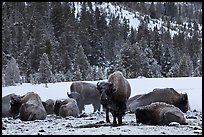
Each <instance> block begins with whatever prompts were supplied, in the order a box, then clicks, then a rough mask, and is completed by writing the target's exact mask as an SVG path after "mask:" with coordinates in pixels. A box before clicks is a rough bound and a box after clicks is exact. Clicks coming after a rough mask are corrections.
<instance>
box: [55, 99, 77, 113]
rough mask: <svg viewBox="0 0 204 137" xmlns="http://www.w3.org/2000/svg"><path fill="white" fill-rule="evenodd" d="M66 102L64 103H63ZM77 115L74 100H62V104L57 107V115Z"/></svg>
mask: <svg viewBox="0 0 204 137" xmlns="http://www.w3.org/2000/svg"><path fill="white" fill-rule="evenodd" d="M65 102H66V103H65ZM78 115H79V108H78V106H77V102H76V100H74V99H72V98H68V99H66V100H65V101H64V104H63V105H61V107H60V109H59V116H61V117H67V116H73V117H77V116H78Z"/></svg>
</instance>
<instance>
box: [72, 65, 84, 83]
mask: <svg viewBox="0 0 204 137" xmlns="http://www.w3.org/2000/svg"><path fill="white" fill-rule="evenodd" d="M81 80H83V79H82V73H81V71H80V68H79V65H77V66H76V69H75V71H74V73H73V77H72V81H81Z"/></svg>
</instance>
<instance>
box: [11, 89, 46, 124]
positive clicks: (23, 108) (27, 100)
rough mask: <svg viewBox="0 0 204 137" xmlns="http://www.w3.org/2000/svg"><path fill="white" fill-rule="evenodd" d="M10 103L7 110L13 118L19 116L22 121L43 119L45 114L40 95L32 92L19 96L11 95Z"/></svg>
mask: <svg viewBox="0 0 204 137" xmlns="http://www.w3.org/2000/svg"><path fill="white" fill-rule="evenodd" d="M10 105H11V107H10V110H9V112H10V113H11V115H12V116H13V118H17V117H19V118H20V119H21V120H22V121H31V120H44V119H45V118H46V115H47V113H46V110H45V108H44V106H43V104H42V101H41V98H40V96H39V95H38V94H36V93H34V92H28V93H26V94H25V95H23V96H20V97H12V96H11V101H10Z"/></svg>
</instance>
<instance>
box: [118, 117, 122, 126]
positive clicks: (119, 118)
mask: <svg viewBox="0 0 204 137" xmlns="http://www.w3.org/2000/svg"><path fill="white" fill-rule="evenodd" d="M118 124H119V125H122V116H118Z"/></svg>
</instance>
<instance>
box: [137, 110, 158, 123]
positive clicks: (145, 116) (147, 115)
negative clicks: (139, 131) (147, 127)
mask: <svg viewBox="0 0 204 137" xmlns="http://www.w3.org/2000/svg"><path fill="white" fill-rule="evenodd" d="M135 116H136V122H137V123H142V124H153V123H155V122H153V121H152V120H153V119H154V118H153V117H152V112H150V111H149V110H147V109H143V108H142V107H138V108H137V109H136V111H135Z"/></svg>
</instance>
